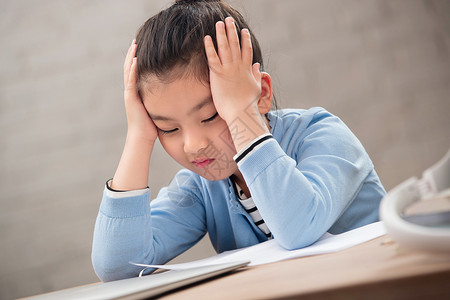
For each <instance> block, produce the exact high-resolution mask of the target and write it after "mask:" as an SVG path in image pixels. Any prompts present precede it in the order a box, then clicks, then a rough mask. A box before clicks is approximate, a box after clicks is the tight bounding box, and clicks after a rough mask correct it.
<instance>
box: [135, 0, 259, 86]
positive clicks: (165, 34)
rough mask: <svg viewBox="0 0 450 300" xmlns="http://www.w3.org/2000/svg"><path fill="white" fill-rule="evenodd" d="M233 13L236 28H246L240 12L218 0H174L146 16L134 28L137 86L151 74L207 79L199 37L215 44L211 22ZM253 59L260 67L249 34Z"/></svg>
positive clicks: (165, 77)
mask: <svg viewBox="0 0 450 300" xmlns="http://www.w3.org/2000/svg"><path fill="white" fill-rule="evenodd" d="M229 16H231V17H233V18H234V20H235V24H236V27H237V30H238V32H239V38H240V31H241V29H243V28H247V29H248V30H250V28H249V26H248V24H247V22H246V21H245V20H244V18H243V17H242V15H241V14H240V13H239V12H238V11H237V10H235V9H234V8H233V7H231V6H230V5H229V4H227V3H225V2H222V1H220V0H216V1H211V0H210V1H208V0H198V1H192V0H191V1H188V0H182V1H176V2H175V3H174V4H173V5H172V6H170V7H169V8H167V9H165V10H163V11H161V12H159V13H158V14H157V15H155V16H153V17H151V18H150V19H148V20H147V21H146V22H145V23H144V25H142V27H141V28H140V29H139V30H138V33H137V36H136V43H137V51H136V56H137V64H138V78H139V89H140V91H141V92H143V91H142V88H143V86H142V84H143V83H146V82H148V79H149V77H150V76H152V77H153V76H155V77H156V78H157V79H158V80H160V81H163V82H171V81H173V80H176V79H179V78H180V77H182V76H185V75H194V76H195V77H197V78H198V79H200V80H202V81H205V82H208V81H209V68H208V61H207V58H206V54H205V50H204V43H203V38H204V37H205V36H206V35H210V36H211V37H212V39H213V41H214V45H215V46H216V50H217V44H216V42H215V40H216V32H215V24H216V22H217V21H221V20H222V21H223V20H225V18H226V17H229ZM250 34H251V39H252V47H253V63H255V62H259V63H260V64H261V69H262V70H263V60H262V55H261V48H260V46H259V43H258V41H257V40H256V38H255V37H254V35H253V34H252V32H251V31H250Z"/></svg>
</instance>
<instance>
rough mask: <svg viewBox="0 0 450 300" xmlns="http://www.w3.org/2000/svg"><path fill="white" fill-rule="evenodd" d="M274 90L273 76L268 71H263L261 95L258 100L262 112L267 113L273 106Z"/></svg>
mask: <svg viewBox="0 0 450 300" xmlns="http://www.w3.org/2000/svg"><path fill="white" fill-rule="evenodd" d="M272 99H273V90H272V78H271V77H270V75H269V74H268V73H266V72H261V95H260V97H259V100H258V109H259V113H260V114H262V115H263V114H266V113H268V112H269V111H270V108H271V106H272Z"/></svg>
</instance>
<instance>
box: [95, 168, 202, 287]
mask: <svg viewBox="0 0 450 300" xmlns="http://www.w3.org/2000/svg"><path fill="white" fill-rule="evenodd" d="M194 177H195V176H193V175H192V173H189V172H188V171H185V170H182V171H180V172H179V173H178V174H177V175H176V176H175V177H174V179H173V180H172V182H171V183H170V185H169V186H168V187H165V188H163V189H161V191H160V193H159V194H158V197H157V198H156V199H154V200H153V201H151V202H150V191H149V190H148V191H147V192H145V193H144V194H141V193H135V194H131V195H130V196H128V197H126V196H125V197H124V196H122V197H121V198H113V197H111V193H108V192H107V191H105V192H104V193H103V199H102V202H101V205H100V209H99V213H98V216H97V220H96V223H95V229H94V238H93V246H92V263H93V266H94V270H95V272H96V273H97V276H98V277H99V278H100V279H101V280H102V281H111V280H118V279H123V278H129V277H135V276H137V275H138V274H139V272H140V271H141V270H142V267H137V266H134V265H132V264H130V263H129V262H130V261H132V262H136V263H144V264H164V263H166V262H167V261H169V260H170V259H172V258H173V257H175V256H177V255H178V254H180V253H182V252H184V251H185V250H187V249H188V248H190V247H191V246H192V245H194V244H195V243H196V242H198V241H199V240H200V239H201V238H202V237H203V236H204V234H205V233H206V225H205V210H204V205H203V204H202V203H203V202H202V201H201V200H200V199H199V198H198V197H199V196H198V195H199V194H200V193H196V190H197V189H198V188H197V185H196V183H195V178H194Z"/></svg>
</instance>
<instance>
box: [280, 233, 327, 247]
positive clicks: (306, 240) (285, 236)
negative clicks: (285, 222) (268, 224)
mask: <svg viewBox="0 0 450 300" xmlns="http://www.w3.org/2000/svg"><path fill="white" fill-rule="evenodd" d="M323 234H324V233H322V232H319V231H317V230H311V229H306V230H297V231H295V232H292V231H291V232H288V231H281V232H280V233H279V234H278V235H275V234H274V238H275V240H276V241H277V242H278V244H279V245H280V246H281V247H283V248H284V249H286V250H297V249H301V248H305V247H308V246H311V245H312V244H314V243H315V242H317V240H318V239H320V237H321V236H322V235H323Z"/></svg>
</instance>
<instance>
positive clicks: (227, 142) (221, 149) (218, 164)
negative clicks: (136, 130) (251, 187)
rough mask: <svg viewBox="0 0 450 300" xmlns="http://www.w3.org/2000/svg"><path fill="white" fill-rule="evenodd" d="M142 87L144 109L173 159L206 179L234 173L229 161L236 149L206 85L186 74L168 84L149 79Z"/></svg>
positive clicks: (216, 178)
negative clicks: (148, 82)
mask: <svg viewBox="0 0 450 300" xmlns="http://www.w3.org/2000/svg"><path fill="white" fill-rule="evenodd" d="M145 88H146V87H144V89H145ZM145 90H146V91H147V92H146V93H144V95H143V102H144V105H145V108H146V109H147V112H148V113H149V115H150V117H151V118H152V120H153V122H154V123H155V125H156V127H157V128H158V132H159V134H158V136H159V140H160V142H161V145H162V146H163V147H164V149H165V150H166V151H167V153H168V154H169V155H170V156H171V157H172V158H173V159H175V160H176V161H177V162H178V163H179V164H181V165H182V166H183V167H185V168H187V169H189V170H191V171H193V172H195V173H196V174H198V175H200V176H202V177H204V178H206V179H208V180H221V179H225V178H228V177H229V176H231V175H232V174H234V173H236V172H238V169H237V165H236V163H235V161H234V160H233V156H234V155H235V154H236V149H235V147H234V144H233V141H232V139H231V135H230V131H229V129H228V126H227V124H226V123H225V121H224V120H222V119H221V118H220V116H219V115H218V114H217V111H216V108H215V106H214V103H213V100H212V96H211V90H210V87H209V85H207V84H206V83H204V82H201V81H200V80H198V79H196V78H195V77H193V76H188V77H183V78H181V79H177V80H175V81H173V82H170V83H162V82H161V81H158V80H153V81H151V83H150V86H149V88H148V89H145Z"/></svg>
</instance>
